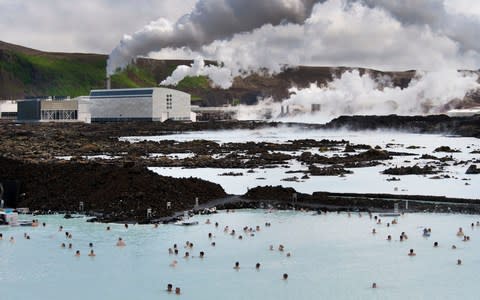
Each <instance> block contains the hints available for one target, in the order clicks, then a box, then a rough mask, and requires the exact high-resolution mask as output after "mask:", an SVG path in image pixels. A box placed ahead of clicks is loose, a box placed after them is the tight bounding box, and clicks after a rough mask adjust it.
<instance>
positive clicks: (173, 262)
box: [170, 260, 178, 268]
mask: <svg viewBox="0 0 480 300" xmlns="http://www.w3.org/2000/svg"><path fill="white" fill-rule="evenodd" d="M177 263H178V261H176V260H173V261H172V262H171V263H170V267H172V268H175V267H176V266H177Z"/></svg>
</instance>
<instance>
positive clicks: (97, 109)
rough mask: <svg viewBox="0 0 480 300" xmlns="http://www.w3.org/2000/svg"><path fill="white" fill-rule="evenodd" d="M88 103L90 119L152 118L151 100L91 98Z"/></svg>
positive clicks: (138, 98) (143, 98)
mask: <svg viewBox="0 0 480 300" xmlns="http://www.w3.org/2000/svg"><path fill="white" fill-rule="evenodd" d="M89 102H90V103H89V104H90V109H89V110H90V115H91V118H92V119H94V118H117V119H127V118H134V119H138V118H147V119H151V118H152V98H150V97H136V98H113V99H109V98H93V99H91V100H90V101H89Z"/></svg>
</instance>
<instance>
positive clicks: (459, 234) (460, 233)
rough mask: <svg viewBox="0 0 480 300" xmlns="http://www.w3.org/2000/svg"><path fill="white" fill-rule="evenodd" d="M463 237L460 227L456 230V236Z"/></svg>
mask: <svg viewBox="0 0 480 300" xmlns="http://www.w3.org/2000/svg"><path fill="white" fill-rule="evenodd" d="M464 235H465V234H464V233H463V229H462V227H460V228H458V231H457V236H464Z"/></svg>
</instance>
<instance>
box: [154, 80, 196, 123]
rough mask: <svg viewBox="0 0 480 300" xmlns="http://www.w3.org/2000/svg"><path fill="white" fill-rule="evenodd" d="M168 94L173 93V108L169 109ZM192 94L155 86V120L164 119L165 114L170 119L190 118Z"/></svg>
mask: <svg viewBox="0 0 480 300" xmlns="http://www.w3.org/2000/svg"><path fill="white" fill-rule="evenodd" d="M167 95H172V108H171V109H167ZM190 99H191V97H190V94H187V93H184V92H181V91H177V90H172V89H166V88H155V89H154V92H153V103H152V111H153V120H154V121H162V122H163V121H164V119H165V116H168V118H169V119H174V120H177V119H181V120H186V121H188V120H190V119H191V116H190V112H191V105H190V102H191V101H190Z"/></svg>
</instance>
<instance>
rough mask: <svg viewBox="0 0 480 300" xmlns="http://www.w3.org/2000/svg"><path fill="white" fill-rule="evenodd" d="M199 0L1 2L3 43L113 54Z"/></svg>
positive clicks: (178, 14) (1, 38)
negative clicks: (129, 38)
mask: <svg viewBox="0 0 480 300" xmlns="http://www.w3.org/2000/svg"><path fill="white" fill-rule="evenodd" d="M194 4H195V0H162V1H158V0H138V1H130V0H81V1H70V0H0V40H3V41H7V42H11V43H16V44H20V45H24V46H27V47H31V48H37V49H41V50H46V51H69V52H101V53H110V51H111V49H112V48H113V47H114V46H115V45H116V44H118V41H119V40H120V39H122V37H123V35H124V34H125V33H126V32H132V31H133V30H136V29H137V28H141V27H142V26H144V25H145V24H146V23H148V22H149V21H150V20H153V19H157V18H159V17H164V18H167V19H169V20H172V21H174V20H177V19H178V18H179V17H180V16H182V15H184V14H185V13H187V12H189V11H191V10H192V7H193V6H194Z"/></svg>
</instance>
